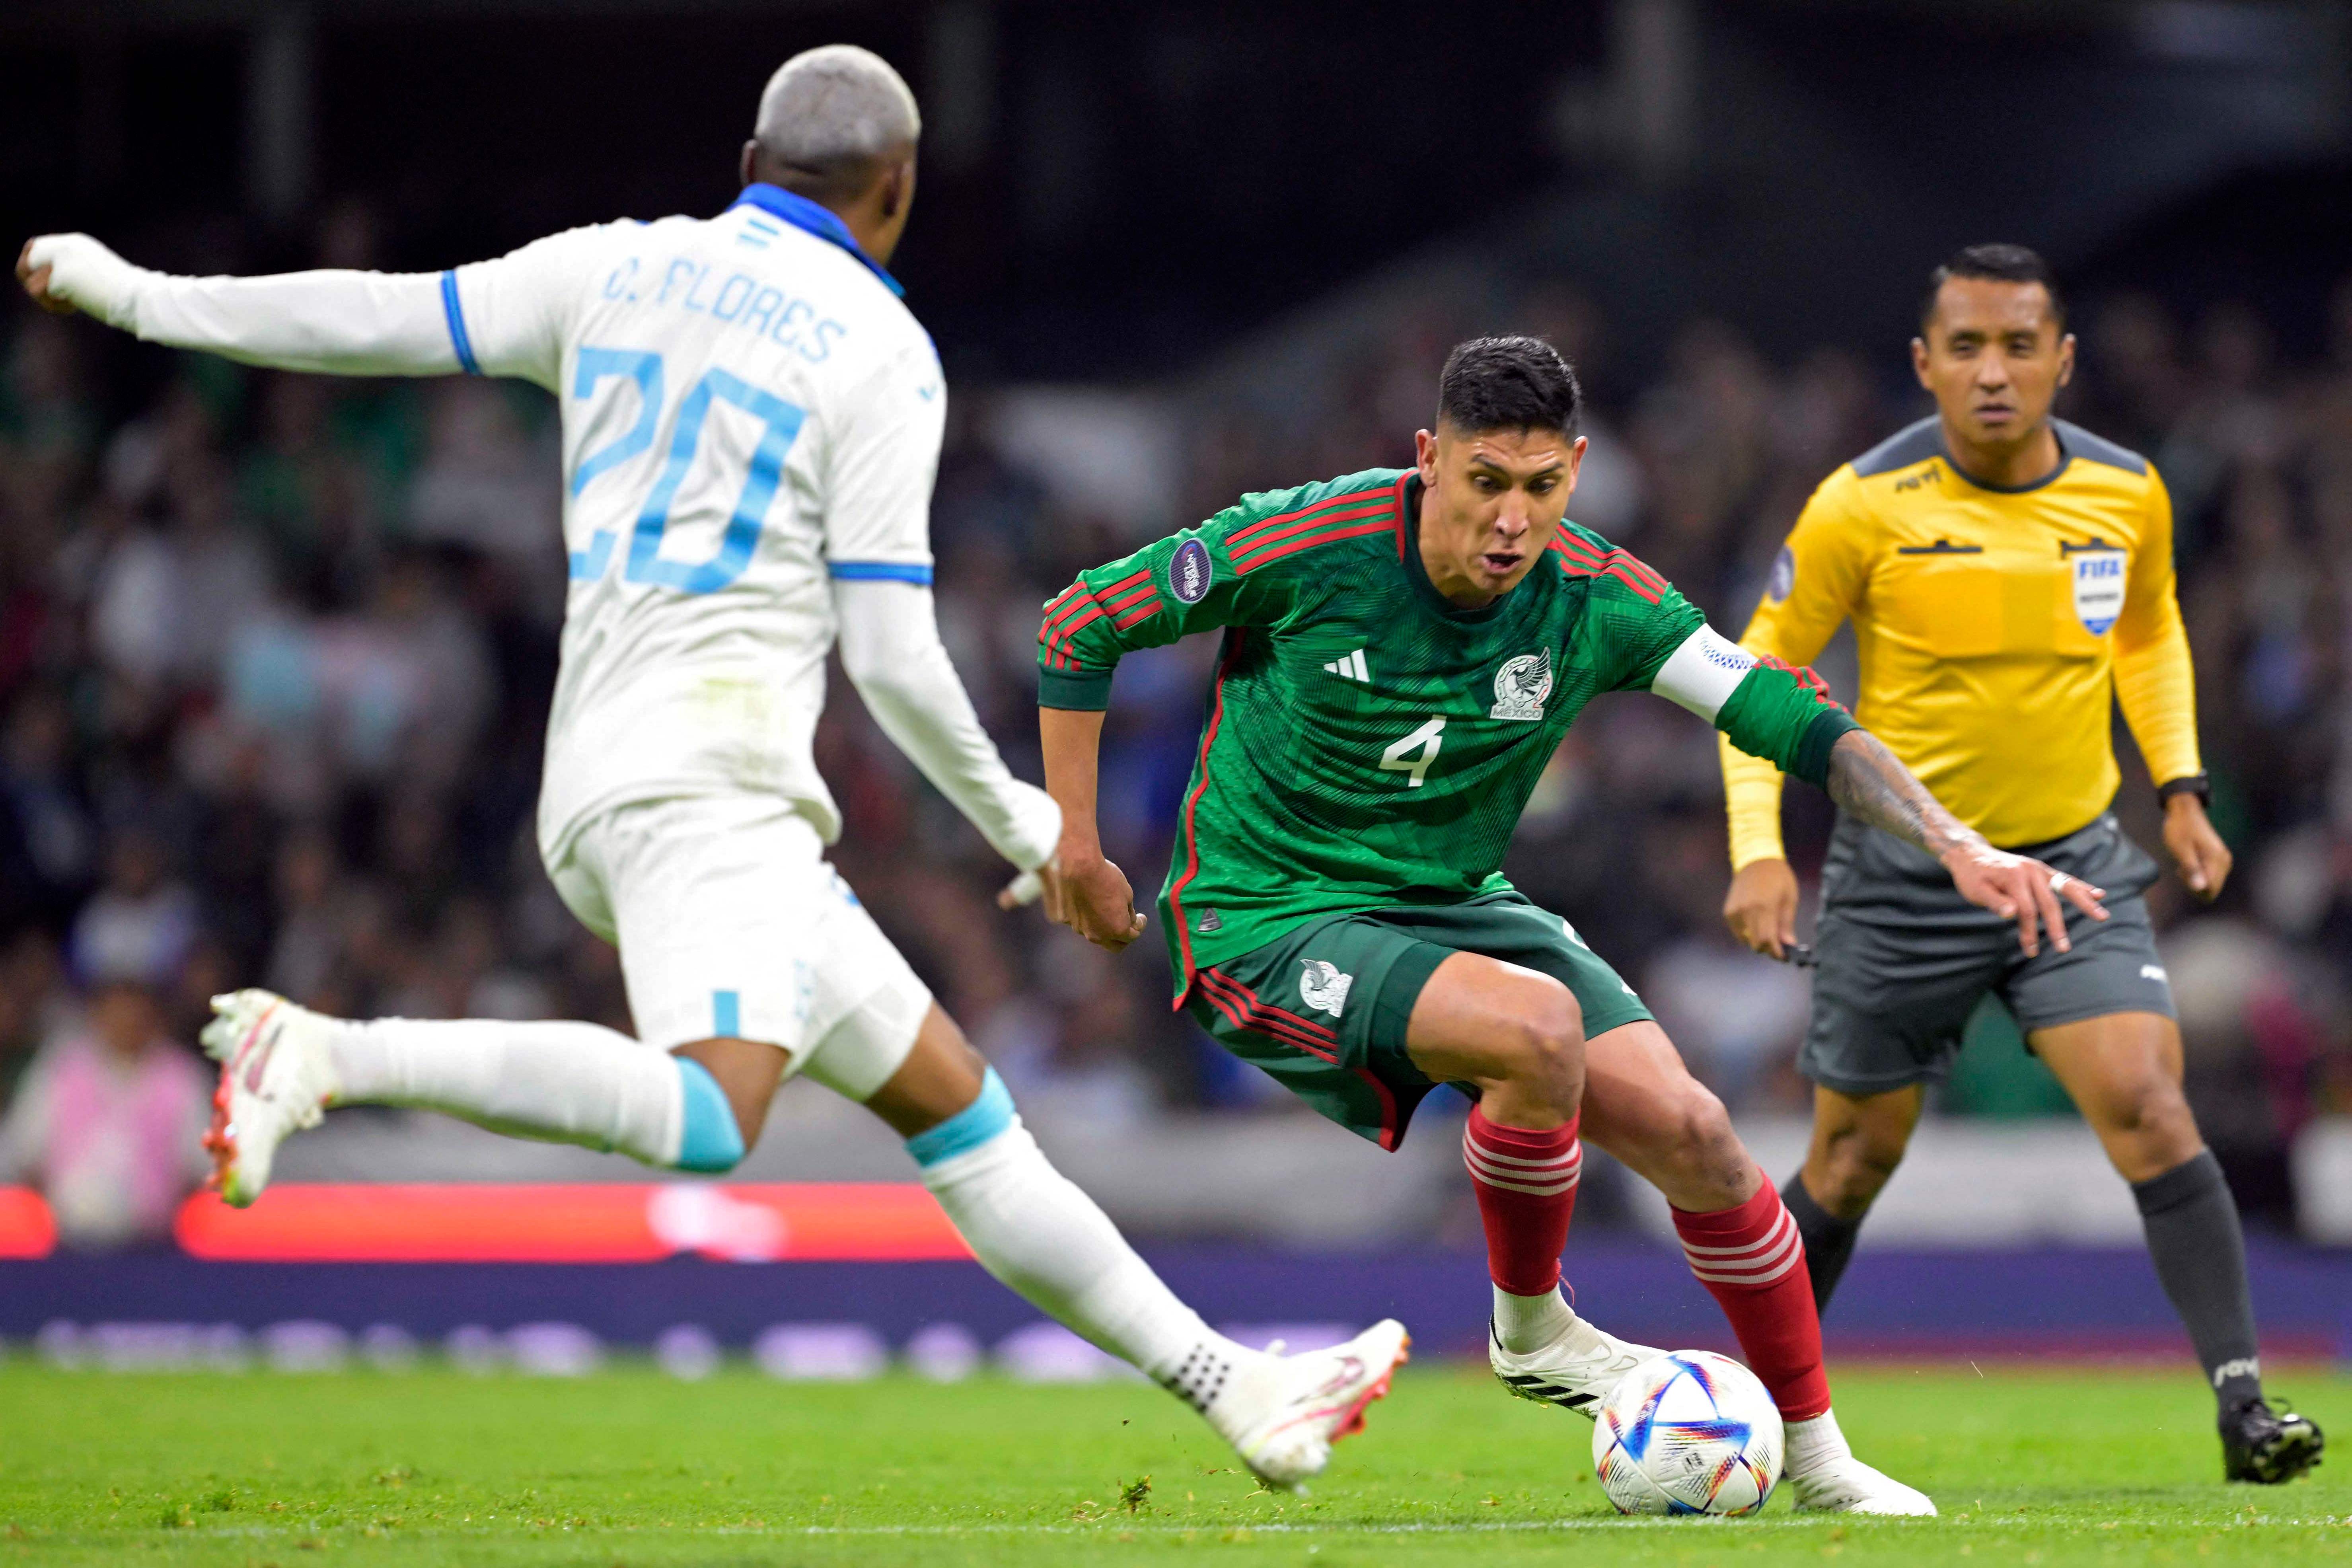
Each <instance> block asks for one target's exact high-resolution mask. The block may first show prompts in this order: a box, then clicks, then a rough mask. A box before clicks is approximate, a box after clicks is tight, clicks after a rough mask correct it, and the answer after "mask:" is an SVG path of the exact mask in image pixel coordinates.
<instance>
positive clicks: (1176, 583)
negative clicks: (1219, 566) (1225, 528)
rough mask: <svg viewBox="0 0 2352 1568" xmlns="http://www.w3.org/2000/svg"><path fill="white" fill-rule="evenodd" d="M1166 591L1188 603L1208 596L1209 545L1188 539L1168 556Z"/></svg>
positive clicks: (1190, 603)
mask: <svg viewBox="0 0 2352 1568" xmlns="http://www.w3.org/2000/svg"><path fill="white" fill-rule="evenodd" d="M1168 591H1169V592H1170V593H1171V594H1173V595H1176V596H1177V597H1178V598H1179V599H1181V600H1182V601H1183V602H1184V603H1185V604H1188V605H1197V604H1199V603H1200V602H1201V601H1202V600H1203V599H1205V598H1207V597H1208V596H1209V547H1208V546H1207V545H1205V544H1203V543H1202V542H1200V541H1199V540H1197V539H1188V540H1186V541H1185V542H1183V543H1181V544H1180V545H1178V546H1177V547H1176V553H1175V554H1173V555H1171V556H1170V557H1169V558H1168Z"/></svg>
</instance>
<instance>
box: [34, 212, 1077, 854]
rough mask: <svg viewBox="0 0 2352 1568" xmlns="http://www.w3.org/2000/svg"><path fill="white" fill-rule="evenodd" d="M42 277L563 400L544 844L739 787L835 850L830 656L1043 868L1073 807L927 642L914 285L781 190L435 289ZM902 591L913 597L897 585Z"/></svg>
mask: <svg viewBox="0 0 2352 1568" xmlns="http://www.w3.org/2000/svg"><path fill="white" fill-rule="evenodd" d="M31 250H32V255H33V258H34V259H33V263H32V264H33V265H34V266H35V267H36V268H39V267H47V268H50V269H51V278H50V282H49V289H50V291H51V293H52V294H54V295H56V296H58V298H61V299H65V300H69V301H71V302H72V303H74V304H76V305H79V306H80V307H81V308H82V309H83V310H89V311H90V312H91V313H93V314H95V315H97V316H100V317H101V318H102V319H104V320H106V321H110V322H111V323H113V324H114V325H115V326H118V327H121V328H123V329H125V330H126V331H133V332H136V333H137V334H138V335H139V336H140V337H142V338H144V339H146V340H148V341H149V342H162V343H169V344H172V345H173V346H175V347H180V348H193V349H205V350H209V351H211V352H213V353H220V354H225V355H227V356H228V357H230V358H232V359H236V360H240V361H243V362H245V363H249V364H266V365H275V366H278V367H280V368H282V369H287V370H303V371H328V372H334V373H340V374H359V375H383V374H394V375H436V374H454V373H457V372H460V371H463V372H466V373H468V374H485V375H511V376H517V377H520V378H521V379H523V380H526V381H531V382H536V383H537V384H540V385H541V386H543V387H545V388H547V389H548V390H549V391H550V392H551V393H553V394H554V395H556V397H557V398H558V399H559V400H560V405H561V407H562V416H563V479H564V486H565V493H564V507H563V529H564V535H565V541H566V543H567V545H568V547H569V552H570V554H571V560H572V585H571V601H570V605H569V608H568V613H567V616H566V617H565V623H564V629H563V665H562V675H561V677H560V678H559V679H558V681H557V687H556V696H555V710H554V713H553V715H552V718H551V724H550V727H549V733H548V751H547V778H546V784H545V786H544V790H543V793H542V795H541V807H540V843H541V849H542V850H543V851H544V852H545V853H546V854H547V856H548V858H549V862H550V864H551V865H553V864H555V863H556V861H557V860H558V859H559V858H560V857H561V855H562V851H563V850H564V848H565V847H566V846H567V845H568V844H569V842H570V841H571V839H572V837H573V836H574V835H576V834H577V833H578V831H579V829H580V827H581V826H582V825H583V824H584V823H586V822H588V821H589V820H591V819H593V818H594V817H595V816H597V815H598V814H599V813H601V812H604V811H605V810H607V809H609V808H612V807H616V806H619V805H626V804H630V803H635V802H646V801H658V800H667V799H678V798H690V797H694V796H698V795H699V796H722V795H730V794H737V793H742V792H750V793H751V794H755V795H769V796H772V797H782V798H784V799H786V800H788V801H790V802H791V803H792V804H793V805H795V806H796V807H797V808H798V809H799V810H801V811H802V812H803V814H804V815H806V816H808V818H809V819H810V821H811V822H812V824H813V825H814V826H815V827H816V828H817V830H818V832H819V833H820V834H821V835H822V837H824V839H825V840H827V841H828V842H829V841H830V840H832V839H833V838H834V837H835V836H836V835H837V834H838V832H839V830H840V817H839V813H838V812H837V811H836V809H835V805H834V803H833V797H832V795H831V793H830V792H829V791H827V790H826V788H825V786H824V781H823V780H822V779H821V778H819V777H818V776H817V773H816V768H815V765H814V760H813V759H812V757H811V754H810V743H811V739H812V736H813V734H814V730H815V727H816V720H817V714H818V711H819V710H820V709H821V708H822V706H823V703H824V658H825V654H826V652H827V650H828V649H829V648H830V647H831V646H832V644H833V641H834V637H835V633H836V632H838V633H839V635H840V637H841V639H842V658H843V662H844V664H845V665H846V666H847V667H848V669H849V672H850V675H851V678H852V679H854V680H855V681H856V684H857V687H858V689H859V691H860V693H861V694H862V695H863V696H864V697H865V699H866V707H867V709H868V710H869V711H871V712H872V714H873V715H874V717H875V719H876V721H877V722H879V723H880V724H881V726H882V728H883V729H884V730H885V731H887V733H888V734H889V736H890V738H891V739H892V740H893V741H894V742H897V743H898V746H899V748H900V749H901V750H902V751H904V752H906V753H907V754H908V756H909V757H910V758H911V759H913V761H914V762H915V763H916V765H917V766H918V767H919V768H921V769H922V771H923V773H924V774H925V776H927V777H929V779H930V780H931V782H932V783H933V784H937V785H938V786H939V787H940V789H941V790H942V791H944V792H945V793H946V794H947V795H948V797H949V798H950V800H952V801H954V802H955V804H956V805H958V806H959V807H960V808H961V810H962V811H963V812H964V814H965V815H966V816H968V817H970V818H971V821H972V823H973V825H974V826H977V827H978V828H979V829H980V830H981V832H982V834H984V835H986V836H987V837H988V840H989V842H990V843H991V844H992V845H994V846H995V847H996V848H997V849H998V850H999V852H1001V853H1003V855H1004V856H1005V857H1006V858H1009V859H1011V860H1013V862H1014V863H1016V864H1017V865H1020V866H1021V867H1023V868H1033V867H1035V866H1038V865H1040V864H1042V863H1043V862H1044V861H1045V858H1047V857H1048V856H1050V855H1051V854H1052V853H1053V852H1054V847H1055V840H1056V838H1057V837H1058V836H1059V833H1060V823H1061V814H1060V812H1059V810H1058V809H1057V808H1056V807H1055V805H1054V804H1053V802H1052V801H1051V800H1050V799H1049V798H1047V797H1046V796H1045V794H1044V793H1043V792H1042V791H1039V790H1036V789H1034V788H1033V787H1031V786H1029V785H1027V784H1022V783H1020V782H1019V781H1017V780H1015V779H1013V777H1012V775H1011V774H1010V773H1007V772H1006V771H1005V768H1004V763H1003V759H1002V758H1001V757H999V756H998V755H997V752H996V748H995V746H994V744H993V743H992V742H990V740H989V738H988V736H987V734H986V733H985V731H982V729H981V727H980V723H979V721H978V720H977V719H976V718H975V717H974V716H973V713H972V710H971V701H970V700H969V699H968V698H966V696H965V695H964V692H963V688H962V684H961V682H960V681H959V680H958V679H956V675H955V670H954V668H953V667H952V666H951V665H950V663H949V662H948V658H947V654H946V651H945V650H944V649H943V648H942V647H940V640H939V632H938V627H937V624H936V622H935V620H934V618H933V616H932V611H931V605H930V596H929V586H928V585H929V582H930V580H931V554H930V546H929V526H928V514H929V503H930V491H931V480H932V477H933V473H934V470H935V469H936V468H937V467H938V463H939V451H940V429H941V426H942V424H943V422H944V419H945V416H946V405H947V393H946V388H945V385H944V384H943V381H942V378H941V376H940V365H939V358H938V355H937V354H936V353H934V352H933V350H932V347H931V342H930V339H929V336H927V335H926V334H925V333H924V331H923V330H922V328H921V327H919V325H917V324H916V321H915V319H914V317H913V316H911V315H909V314H908V311H907V310H906V308H905V307H904V306H903V305H901V304H900V303H899V302H898V285H897V284H896V283H895V282H893V281H892V280H891V279H890V277H889V275H888V274H887V273H886V272H884V271H883V270H882V269H881V268H879V267H877V266H876V265H875V264H874V263H873V262H872V261H871V260H869V259H868V258H866V255H865V253H864V252H863V251H861V250H859V249H858V248H857V246H856V241H855V240H854V239H853V238H852V237H851V236H850V234H849V231H848V230H847V228H846V227H845V226H844V225H843V224H842V222H841V220H840V219H839V218H838V217H836V216H835V215H834V214H832V213H831V212H829V211H827V210H826V209H825V208H824V207H822V206H819V205H816V204H815V203H814V202H810V201H807V200H804V199H803V198H802V197H799V196H796V195H792V194H790V193H789V192H786V191H783V190H781V189H779V188H777V187H775V186H773V185H765V184H755V185H752V186H751V187H749V188H748V189H747V190H746V191H745V192H744V193H743V195H742V196H741V198H740V200H738V201H737V203H736V205H734V206H732V207H730V208H729V209H728V210H727V211H726V212H725V213H723V214H721V215H720V216H718V217H715V218H710V219H707V220H705V219H697V218H684V217H676V218H666V219H664V220H662V221H661V222H659V223H654V224H639V223H615V224H606V225H603V226H597V227H593V228H583V229H574V230H572V231H571V232H569V233H566V234H560V235H556V236H553V237H551V238H548V239H543V240H541V241H540V242H538V243H537V244H535V245H530V246H526V247H523V248H522V249H520V250H518V251H516V252H514V253H513V254H512V255H510V256H506V257H502V258H499V259H498V260H496V261H486V262H481V263H478V264H476V265H472V266H466V267H459V268H453V269H452V270H450V271H448V272H444V273H439V274H431V273H425V274H409V275H385V274H381V273H374V272H349V271H325V272H299V273H289V274H286V275H284V276H281V277H275V278H175V277H171V276H168V275H166V274H163V273H157V272H150V271H147V270H145V269H144V268H137V267H133V266H131V265H130V264H129V263H127V262H125V261H124V260H123V259H122V258H121V257H118V256H116V255H115V254H114V253H113V252H112V251H110V250H108V249H107V248H106V247H104V246H103V245H100V244H99V243H98V241H96V240H94V239H91V238H90V237H89V236H87V235H45V236H43V237H41V238H39V239H37V240H35V241H34V242H33V245H32V247H31ZM900 584H906V585H908V586H900Z"/></svg>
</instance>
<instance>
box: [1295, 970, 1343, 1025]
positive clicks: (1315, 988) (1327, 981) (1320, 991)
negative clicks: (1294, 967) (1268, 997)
mask: <svg viewBox="0 0 2352 1568" xmlns="http://www.w3.org/2000/svg"><path fill="white" fill-rule="evenodd" d="M1298 963H1299V965H1300V968H1301V973H1300V974H1299V976H1298V999H1299V1000H1300V1001H1302V1002H1304V1003H1306V1004H1307V1005H1308V1006H1309V1007H1312V1008H1314V1009H1315V1011H1317V1012H1318V1013H1328V1014H1330V1015H1331V1016H1333V1017H1334V1018H1336V1017H1338V1016H1339V1014H1340V1011H1341V1010H1342V1009H1343V1008H1345V1007H1346V1006H1347V1005H1348V988H1349V986H1351V985H1353V984H1355V983H1356V977H1355V976H1354V975H1352V974H1342V973H1339V965H1338V964H1336V963H1325V962H1324V961H1323V960H1321V959H1319V958H1302V959H1300V960H1299V961H1298Z"/></svg>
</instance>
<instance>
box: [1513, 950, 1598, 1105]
mask: <svg viewBox="0 0 2352 1568" xmlns="http://www.w3.org/2000/svg"><path fill="white" fill-rule="evenodd" d="M1513 1026H1514V1029H1513V1035H1514V1037H1513V1039H1512V1040H1511V1044H1510V1052H1509V1055H1510V1058H1511V1066H1512V1068H1513V1071H1512V1073H1511V1076H1512V1077H1513V1078H1515V1079H1518V1080H1519V1081H1521V1082H1523V1083H1525V1084H1527V1085H1528V1086H1529V1087H1530V1088H1538V1089H1544V1090H1547V1091H1549V1092H1550V1093H1551V1094H1553V1095H1556V1096H1559V1097H1561V1098H1562V1099H1563V1100H1564V1103H1563V1105H1562V1109H1563V1110H1569V1111H1572V1110H1575V1109H1576V1105H1577V1102H1578V1101H1579V1100H1580V1099H1581V1098H1582V1094H1583V1088H1584V1010H1583V1009H1582V1008H1581V1007H1579V1006H1578V1005H1576V994H1575V993H1573V992H1571V991H1570V990H1569V988H1568V987H1567V986H1565V985H1561V984H1558V983H1556V982H1555V983H1553V984H1549V985H1546V986H1543V987H1541V988H1540V989H1534V990H1531V993H1530V995H1529V997H1528V1002H1527V1003H1526V1004H1525V1005H1522V1006H1521V1007H1520V1008H1519V1009H1518V1010H1517V1015H1516V1016H1515V1017H1514V1019H1513Z"/></svg>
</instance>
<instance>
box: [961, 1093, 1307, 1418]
mask: <svg viewBox="0 0 2352 1568" xmlns="http://www.w3.org/2000/svg"><path fill="white" fill-rule="evenodd" d="M923 1185H925V1186H927V1187H929V1189H930V1190H931V1195H932V1196H933V1197H936V1198H937V1199H939V1201H940V1207H941V1208H942V1209H945V1210H946V1211H947V1215H948V1218H949V1219H950V1220H952V1221H954V1222H955V1227H956V1229H957V1230H958V1231H960V1232H961V1233H962V1236H963V1238H964V1240H965V1241H966V1242H967V1243H969V1244H970V1245H971V1250H972V1253H973V1255H974V1256H975V1257H977V1258H979V1259H980V1261H981V1264H982V1267H984V1268H987V1270H988V1271H989V1272H990V1273H991V1274H993V1275H994V1276H996V1278H997V1279H1000V1280H1002V1281H1003V1283H1004V1284H1005V1285H1007V1286H1009V1287H1010V1288H1011V1289H1013V1290H1014V1291H1016V1292H1018V1293H1019V1294H1020V1295H1021V1296H1022V1297H1023V1298H1024V1299H1025V1300H1028V1301H1029V1302H1030V1303H1031V1304H1032V1305H1033V1306H1034V1307H1036V1308H1037V1309H1038V1310H1041V1311H1043V1312H1045V1314H1046V1315H1047V1316H1049V1317H1051V1318H1053V1319H1054V1320H1055V1321H1057V1322H1059V1323H1061V1324H1063V1325H1064V1326H1066V1327H1067V1328H1068V1329H1070V1330H1071V1331H1073V1332H1075V1333H1077V1334H1079V1335H1081V1336H1083V1337H1084V1338H1086V1339H1087V1340H1089V1341H1091V1342H1093V1343H1095V1344H1097V1345H1098V1346H1100V1347H1101V1348H1102V1349H1104V1350H1106V1351H1108V1352H1110V1353H1111V1354H1112V1355H1115V1356H1117V1357H1118V1358H1119V1359H1120V1360H1121V1361H1124V1362H1126V1363H1129V1365H1130V1366H1133V1367H1135V1368H1137V1369H1138V1370H1139V1371H1141V1372H1142V1373H1144V1374H1145V1375H1146V1376H1148V1377H1150V1379H1151V1380H1152V1381H1153V1382H1155V1383H1158V1384H1160V1385H1161V1386H1162V1387H1164V1388H1166V1389H1168V1390H1169V1391H1170V1392H1171V1393H1173V1394H1176V1395H1177V1396H1178V1397H1179V1398H1181V1399H1182V1400H1183V1401H1184V1402H1185V1403H1186V1404H1188V1405H1192V1408H1193V1409H1195V1410H1197V1411H1199V1412H1201V1413H1202V1415H1206V1416H1207V1417H1208V1418H1209V1420H1210V1422H1211V1424H1212V1425H1218V1426H1219V1429H1220V1430H1223V1426H1222V1425H1221V1424H1219V1422H1218V1416H1219V1415H1220V1410H1219V1404H1220V1401H1219V1397H1218V1396H1219V1395H1220V1394H1223V1392H1224V1389H1225V1386H1226V1384H1227V1383H1228V1382H1229V1381H1232V1380H1234V1378H1235V1377H1236V1376H1246V1375H1247V1374H1248V1373H1254V1372H1255V1371H1257V1370H1258V1368H1257V1364H1256V1363H1261V1362H1271V1361H1273V1360H1274V1358H1272V1357H1270V1356H1266V1355H1265V1354H1263V1353H1262V1352H1257V1351H1253V1350H1248V1349H1246V1348H1244V1347H1243V1346H1241V1345H1238V1344H1236V1343H1234V1342H1233V1341H1231V1340H1229V1339H1227V1338H1225V1337H1224V1336H1223V1334H1220V1333H1216V1332H1214V1331H1212V1330H1211V1329H1210V1327H1209V1325H1208V1324H1206V1323H1204V1322H1202V1321H1201V1314H1200V1313H1198V1312H1195V1311H1194V1310H1192V1308H1190V1307H1188V1306H1186V1305H1185V1304H1184V1303H1183V1302H1182V1301H1181V1300H1178V1299H1177V1297H1176V1293H1175V1292H1174V1291H1172V1290H1171V1289H1168V1287H1167V1286H1166V1285H1164V1284H1162V1283H1161V1282H1160V1276H1159V1275H1157V1274H1154V1273H1153V1272H1152V1271H1151V1266H1150V1264H1148V1263H1146V1262H1144V1261H1143V1259H1142V1258H1139V1257H1138V1256H1136V1253H1135V1249H1134V1248H1133V1247H1129V1246H1128V1244H1127V1239H1126V1237H1122V1236H1120V1235H1119V1233H1118V1226H1114V1225H1112V1224H1111V1222H1110V1216H1109V1215H1106V1214H1104V1213H1103V1212H1102V1210H1101V1209H1100V1208H1099V1207H1097V1205H1096V1204H1095V1201H1094V1199H1092V1198H1090V1197H1088V1196H1087V1194H1085V1193H1083V1192H1081V1191H1079V1190H1078V1187H1077V1184H1076V1183H1074V1182H1072V1181H1071V1180H1070V1179H1069V1178H1068V1177H1067V1176H1065V1175H1063V1174H1062V1173H1061V1172H1059V1171H1057V1170H1055V1169H1054V1166H1053V1163H1051V1162H1050V1161H1048V1160H1047V1159H1046V1158H1045V1152H1044V1151H1043V1150H1041V1149H1039V1148H1038V1147H1037V1141H1036V1140H1035V1139H1034V1138H1032V1137H1031V1136H1030V1135H1029V1130H1028V1129H1027V1128H1025V1127H1024V1126H1022V1125H1021V1121H1020V1118H1019V1117H1017V1116H1016V1117H1014V1118H1013V1120H1012V1123H1011V1125H1009V1126H1007V1127H1006V1128H1005V1129H1004V1131H1002V1132H999V1133H998V1134H997V1135H996V1136H995V1137H993V1138H991V1139H989V1141H988V1142H985V1143H982V1145H981V1146H980V1147H978V1148H977V1149H973V1150H971V1152H968V1153H961V1154H955V1155H951V1156H950V1157H949V1158H947V1159H944V1160H941V1161H940V1162H938V1163H936V1164H930V1165H925V1166H924V1167H923ZM1253 1381H1254V1380H1253ZM1228 1436H1230V1434H1228Z"/></svg>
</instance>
